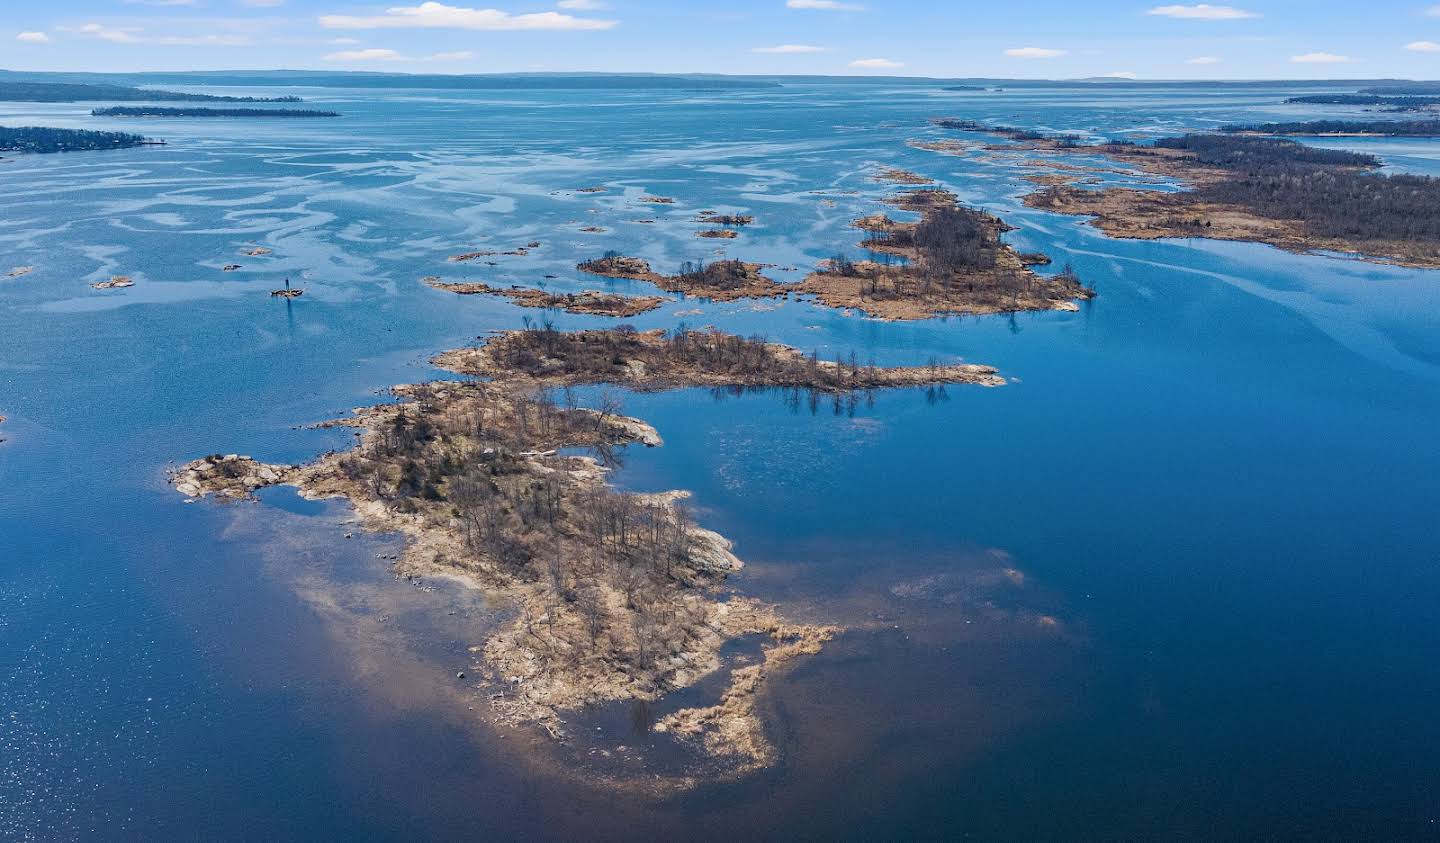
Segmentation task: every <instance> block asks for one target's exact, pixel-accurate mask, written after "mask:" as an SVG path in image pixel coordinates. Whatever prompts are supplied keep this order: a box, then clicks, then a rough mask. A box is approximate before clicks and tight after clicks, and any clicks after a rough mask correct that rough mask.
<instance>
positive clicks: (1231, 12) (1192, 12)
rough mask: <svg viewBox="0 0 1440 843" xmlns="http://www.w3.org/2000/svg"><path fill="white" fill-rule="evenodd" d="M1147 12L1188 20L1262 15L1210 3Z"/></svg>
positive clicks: (1154, 9)
mask: <svg viewBox="0 0 1440 843" xmlns="http://www.w3.org/2000/svg"><path fill="white" fill-rule="evenodd" d="M1145 14H1147V15H1158V16H1160V17H1166V18H1184V19H1186V20H1243V19H1244V18H1258V17H1260V15H1258V14H1257V13H1255V12H1247V11H1245V10H1244V9H1237V8H1235V7H1234V6H1212V5H1210V4H1209V3H1201V4H1199V5H1198V6H1156V7H1155V8H1153V9H1151V10H1150V11H1148V12H1146V13H1145Z"/></svg>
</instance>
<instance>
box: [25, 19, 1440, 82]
mask: <svg viewBox="0 0 1440 843" xmlns="http://www.w3.org/2000/svg"><path fill="white" fill-rule="evenodd" d="M492 3H493V4H494V5H491V4H492ZM0 68H4V69H10V70H72V71H73V70H93V71H108V72H135V71H145V70H192V69H196V70H220V69H269V68H291V69H324V70H372V71H374V70H380V71H393V72H402V73H499V72H533V71H609V72H658V73H684V72H697V73H698V72H703V73H737V74H749V73H755V74H825V75H845V74H864V75H897V76H899V75H903V76H939V77H994V78H1051V79H1056V78H1081V77H1092V76H1122V77H1132V76H1133V77H1135V78H1140V79H1279V78H1285V79H1312V78H1323V79H1345V78H1380V77H1399V78H1414V79H1436V78H1440V5H1434V4H1433V0H1417V2H1409V1H1408V0H1368V1H1367V2H1356V1H1355V0H1236V2H1235V4H1234V5H1231V4H1229V3H1223V4H1222V3H1218V2H1217V3H1170V2H1168V0H1151V2H1145V0H1139V1H1138V2H1130V0H985V2H972V0H548V2H547V1H546V0H531V2H527V0H479V2H470V0H389V1H388V2H384V0H382V2H363V0H48V2H41V0H3V2H0Z"/></svg>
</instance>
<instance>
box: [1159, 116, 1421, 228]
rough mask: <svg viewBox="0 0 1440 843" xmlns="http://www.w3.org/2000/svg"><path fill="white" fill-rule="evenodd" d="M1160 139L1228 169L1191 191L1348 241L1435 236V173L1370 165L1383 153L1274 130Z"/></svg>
mask: <svg viewBox="0 0 1440 843" xmlns="http://www.w3.org/2000/svg"><path fill="white" fill-rule="evenodd" d="M1155 145H1156V146H1158V147H1163V148H1169V149H1185V150H1189V151H1190V152H1192V153H1194V154H1195V156H1196V160H1198V161H1199V163H1201V164H1204V165H1208V166H1212V167H1218V168H1220V169H1224V170H1227V171H1229V172H1230V173H1232V174H1233V175H1232V176H1231V177H1230V178H1226V179H1221V180H1219V181H1215V182H1212V183H1209V184H1202V185H1200V186H1198V187H1197V188H1196V189H1195V191H1194V193H1193V194H1192V195H1193V196H1194V197H1195V198H1196V199H1199V200H1201V201H1204V202H1214V203H1218V204H1222V205H1223V204H1231V205H1240V206H1243V207H1246V208H1249V209H1251V210H1252V211H1254V212H1257V213H1259V214H1261V215H1262V216H1265V217H1269V218H1270V219H1278V220H1298V221H1302V222H1303V225H1304V227H1305V229H1306V230H1307V231H1309V232H1310V233H1312V234H1315V235H1319V236H1322V237H1331V238H1339V239H1343V240H1347V241H1351V242H1363V241H1371V240H1392V241H1393V240H1399V241H1410V242H1418V243H1430V244H1433V243H1436V242H1440V179H1434V178H1430V177H1428V176H1412V175H1403V174H1395V175H1383V174H1379V173H1372V172H1369V171H1370V170H1373V169H1374V168H1376V167H1379V166H1380V164H1381V161H1380V159H1379V158H1376V157H1375V156H1373V155H1362V154H1359V153H1355V152H1346V151H1344V150H1339V149H1320V148H1318V147H1313V146H1306V145H1305V144H1301V143H1296V142H1295V141H1289V140H1281V139H1279V138H1257V137H1237V136H1234V135H1185V136H1184V137H1178V138H1162V139H1160V140H1157V141H1156V142H1155Z"/></svg>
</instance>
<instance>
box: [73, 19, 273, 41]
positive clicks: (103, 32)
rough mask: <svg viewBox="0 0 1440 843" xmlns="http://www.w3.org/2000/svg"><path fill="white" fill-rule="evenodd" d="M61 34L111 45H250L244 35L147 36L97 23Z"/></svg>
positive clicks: (135, 29)
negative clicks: (74, 35) (70, 34)
mask: <svg viewBox="0 0 1440 843" xmlns="http://www.w3.org/2000/svg"><path fill="white" fill-rule="evenodd" d="M60 31H61V32H73V33H75V34H77V35H83V36H86V37H89V38H99V39H100V40H101V41H109V42H110V43H112V44H153V45H157V46H162V47H248V46H250V45H251V44H252V43H254V42H252V41H251V40H250V38H249V37H248V36H245V35H147V34H146V33H145V30H144V29H143V28H141V27H138V26H126V27H108V26H101V25H100V24H98V23H87V24H85V25H84V26H77V27H60Z"/></svg>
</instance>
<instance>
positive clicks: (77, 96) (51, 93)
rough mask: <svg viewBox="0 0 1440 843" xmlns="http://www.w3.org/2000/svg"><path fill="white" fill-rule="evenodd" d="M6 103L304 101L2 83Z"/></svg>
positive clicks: (116, 87)
mask: <svg viewBox="0 0 1440 843" xmlns="http://www.w3.org/2000/svg"><path fill="white" fill-rule="evenodd" d="M0 101H3V102H301V101H302V100H301V99H300V98H299V97H289V96H287V97H232V96H221V95H215V94H186V93H180V92H178V91H159V90H153V89H149V88H134V87H130V86H127V85H105V84H87V83H76V82H9V81H0Z"/></svg>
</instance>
